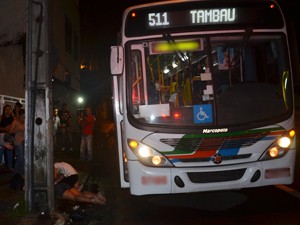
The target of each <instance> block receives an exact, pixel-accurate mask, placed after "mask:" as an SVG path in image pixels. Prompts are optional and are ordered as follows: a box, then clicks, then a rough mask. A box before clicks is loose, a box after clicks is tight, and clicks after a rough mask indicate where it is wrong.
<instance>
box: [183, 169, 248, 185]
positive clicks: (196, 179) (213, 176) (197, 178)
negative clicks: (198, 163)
mask: <svg viewBox="0 0 300 225" xmlns="http://www.w3.org/2000/svg"><path fill="white" fill-rule="evenodd" d="M245 171H246V169H236V170H227V171H215V172H190V173H187V175H188V177H189V179H190V181H191V182H193V183H213V182H225V181H234V180H239V179H241V178H242V177H243V175H244V173H245Z"/></svg>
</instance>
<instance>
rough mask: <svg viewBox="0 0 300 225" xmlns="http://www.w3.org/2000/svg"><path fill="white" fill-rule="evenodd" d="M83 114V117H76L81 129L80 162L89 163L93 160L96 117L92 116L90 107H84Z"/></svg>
mask: <svg viewBox="0 0 300 225" xmlns="http://www.w3.org/2000/svg"><path fill="white" fill-rule="evenodd" d="M84 112H85V114H84V116H81V115H80V116H78V124H79V126H80V127H81V142H80V160H81V161H91V160H92V159H93V132H94V125H95V122H96V117H95V116H94V115H93V112H92V107H91V106H86V107H85V108H84Z"/></svg>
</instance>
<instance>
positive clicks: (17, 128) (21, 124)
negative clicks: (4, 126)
mask: <svg viewBox="0 0 300 225" xmlns="http://www.w3.org/2000/svg"><path fill="white" fill-rule="evenodd" d="M9 134H10V135H12V136H13V137H14V146H15V156H16V162H15V167H14V176H13V178H12V181H11V186H12V188H13V189H17V187H15V186H14V185H15V184H16V182H17V180H20V187H19V188H23V190H24V181H25V179H24V176H25V158H24V144H25V143H24V142H25V110H24V109H20V110H19V111H18V117H17V118H16V119H15V120H14V121H13V122H12V124H11V127H10V129H9Z"/></svg>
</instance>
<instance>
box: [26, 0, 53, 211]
mask: <svg viewBox="0 0 300 225" xmlns="http://www.w3.org/2000/svg"><path fill="white" fill-rule="evenodd" d="M48 8H49V7H48V2H47V0H40V1H32V0H29V1H28V26H27V45H26V90H25V101H26V106H25V110H26V115H27V116H26V124H25V126H26V132H25V186H26V190H25V201H26V203H27V207H28V210H29V211H30V212H37V211H52V210H53V209H54V191H53V143H52V120H51V119H50V117H51V116H52V110H51V105H52V92H51V89H50V88H49V87H50V85H49V84H50V82H49V80H50V79H49V37H48V36H49V32H48V16H49V15H48ZM50 112H51V113H50Z"/></svg>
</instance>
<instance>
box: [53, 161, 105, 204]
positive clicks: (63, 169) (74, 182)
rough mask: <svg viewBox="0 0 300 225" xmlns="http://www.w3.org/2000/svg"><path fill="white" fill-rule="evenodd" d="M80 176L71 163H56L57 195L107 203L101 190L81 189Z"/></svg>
mask: <svg viewBox="0 0 300 225" xmlns="http://www.w3.org/2000/svg"><path fill="white" fill-rule="evenodd" d="M78 178H79V176H78V172H77V171H76V169H75V168H74V167H73V166H72V165H70V164H69V163H66V162H56V163H54V191H55V194H56V195H57V196H60V197H62V198H63V199H67V200H71V201H77V202H83V203H92V204H95V205H105V203H106V198H105V197H104V196H103V194H102V193H101V192H98V193H92V192H88V191H81V188H80V185H79V183H78Z"/></svg>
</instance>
